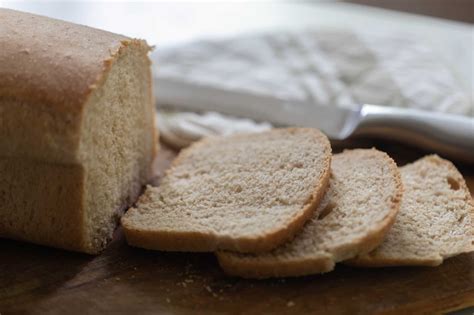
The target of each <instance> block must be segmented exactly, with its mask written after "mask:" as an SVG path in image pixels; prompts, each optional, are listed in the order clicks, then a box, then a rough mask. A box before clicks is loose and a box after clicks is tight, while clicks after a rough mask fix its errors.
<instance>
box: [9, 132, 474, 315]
mask: <svg viewBox="0 0 474 315" xmlns="http://www.w3.org/2000/svg"><path fill="white" fill-rule="evenodd" d="M353 145H354V144H353ZM355 145H357V146H363V147H370V146H375V147H377V148H379V149H382V150H385V151H387V152H388V153H389V154H390V155H392V156H393V157H394V158H395V159H396V160H397V162H398V163H399V165H403V164H405V163H407V162H410V161H413V160H415V159H416V158H418V157H420V156H422V155H423V154H424V152H420V151H417V150H415V149H413V148H408V147H404V146H401V145H397V144H387V143H377V142H371V141H365V142H359V143H357V144H355ZM341 148H342V147H340V146H339V147H338V148H336V149H335V151H338V150H340V149H341ZM174 156H175V152H173V151H172V150H170V149H168V148H167V147H166V146H163V147H162V150H161V154H160V155H159V157H160V158H159V159H158V160H157V162H156V167H157V178H156V179H155V184H156V183H158V181H159V178H160V177H161V176H162V174H163V170H164V169H165V168H166V167H167V166H168V164H169V162H170V161H171V160H172V158H173V157H174ZM458 167H459V168H460V170H461V172H462V173H463V174H464V175H465V177H466V179H467V181H468V185H469V187H470V190H471V193H473V191H474V171H473V169H472V167H467V166H463V165H458ZM468 306H474V253H470V254H465V255H461V256H458V257H454V258H451V259H449V260H447V261H446V262H445V263H444V264H443V265H441V266H439V267H403V268H402V267H394V268H379V269H358V268H352V267H348V266H344V265H338V266H337V268H336V270H335V271H333V272H330V273H328V274H324V275H314V276H308V277H301V278H287V279H274V280H265V281H261V280H260V281H259V280H243V279H239V278H231V277H227V276H226V275H224V273H223V272H222V271H221V270H220V269H219V266H218V264H217V261H216V259H215V258H214V256H213V255H212V254H187V253H164V252H153V251H147V250H142V249H138V248H132V247H129V246H127V245H126V243H125V241H124V237H123V234H122V231H121V230H120V229H118V230H117V231H116V233H115V236H114V240H113V242H112V243H111V244H110V246H109V247H108V248H107V250H106V251H105V252H104V253H102V254H101V255H99V256H96V257H93V256H88V255H83V254H78V253H71V252H66V251H62V250H57V249H52V248H46V247H42V246H36V245H31V244H27V243H21V242H15V241H10V240H0V313H1V314H2V315H6V314H30V313H31V314H35V313H36V314H103V313H113V314H223V313H225V314H227V313H228V314H433V313H442V312H446V311H449V310H457V309H461V308H465V307H468Z"/></svg>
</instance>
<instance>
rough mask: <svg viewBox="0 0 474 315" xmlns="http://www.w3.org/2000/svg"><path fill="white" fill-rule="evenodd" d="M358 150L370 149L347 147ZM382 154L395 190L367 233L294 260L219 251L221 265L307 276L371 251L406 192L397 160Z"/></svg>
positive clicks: (245, 272) (252, 272)
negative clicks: (247, 257) (317, 254)
mask: <svg viewBox="0 0 474 315" xmlns="http://www.w3.org/2000/svg"><path fill="white" fill-rule="evenodd" d="M372 150H374V149H372ZM357 151H365V152H367V151H368V150H350V151H349V150H348V151H346V152H357ZM374 151H375V150H374ZM368 152H370V151H368ZM380 153H382V152H379V151H377V154H380ZM342 154H344V153H342ZM346 154H347V153H346ZM383 155H384V159H385V160H386V161H387V163H388V165H390V170H391V174H392V177H393V178H394V180H395V183H396V191H395V192H394V195H393V197H392V200H391V207H390V211H389V213H388V214H387V216H386V217H385V218H384V220H383V221H382V222H381V223H380V224H379V225H378V226H376V227H375V228H374V229H373V230H372V231H370V232H369V233H368V234H367V235H366V236H365V237H363V238H360V239H357V240H354V241H353V242H351V243H350V244H346V245H344V246H342V247H339V248H336V249H335V250H334V251H333V252H328V253H327V255H325V256H324V257H319V258H318V259H314V258H308V259H305V260H300V259H294V260H292V261H276V260H273V259H271V260H263V259H261V260H259V261H258V263H255V261H252V260H245V259H234V258H233V256H232V255H227V254H226V253H225V252H217V253H216V255H217V258H218V260H219V265H220V266H221V268H222V269H223V270H224V271H225V272H226V273H227V274H229V275H233V276H240V277H243V278H257V279H264V278H271V277H295V276H304V275H310V274H317V273H325V272H329V271H331V270H333V269H334V266H335V264H336V262H339V261H341V260H343V259H346V258H349V257H353V256H355V255H357V254H360V253H367V252H370V251H371V250H373V249H374V248H376V247H377V246H378V245H379V244H380V243H381V242H382V241H383V239H384V237H385V235H386V234H387V232H388V231H389V229H390V227H391V226H392V225H393V223H394V222H395V218H396V215H397V213H398V211H399V208H400V203H401V198H402V194H403V186H402V181H401V177H400V172H399V171H398V168H397V165H396V163H395V162H394V161H393V159H392V158H391V157H389V156H388V155H387V154H386V153H383Z"/></svg>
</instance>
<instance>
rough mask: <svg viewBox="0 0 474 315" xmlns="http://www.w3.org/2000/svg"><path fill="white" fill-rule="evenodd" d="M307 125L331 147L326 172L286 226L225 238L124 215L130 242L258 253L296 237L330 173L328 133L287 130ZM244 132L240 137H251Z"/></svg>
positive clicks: (159, 247) (183, 154)
mask: <svg viewBox="0 0 474 315" xmlns="http://www.w3.org/2000/svg"><path fill="white" fill-rule="evenodd" d="M302 129H305V130H307V131H310V132H311V133H313V134H314V136H315V137H317V138H318V141H321V142H322V143H324V146H325V148H326V150H327V151H328V153H329V154H328V158H327V160H325V161H323V163H324V166H323V170H324V173H323V174H322V176H321V178H317V179H315V180H316V181H315V190H314V192H313V193H312V195H311V197H310V198H309V199H308V200H307V202H306V204H305V205H304V207H303V208H302V209H301V211H300V212H299V213H298V215H295V216H294V217H293V220H292V221H290V222H288V223H287V225H286V226H285V227H284V228H280V227H279V228H278V229H276V230H274V231H271V232H269V233H266V234H265V235H262V236H259V237H253V238H242V237H241V238H238V239H235V238H232V237H227V238H224V237H222V236H216V235H211V234H208V233H199V232H176V231H171V232H165V231H155V230H142V229H136V228H135V227H134V226H132V225H131V224H128V222H127V220H126V219H125V218H122V225H123V228H124V232H125V237H126V239H127V242H128V244H130V245H133V246H137V247H142V248H147V249H155V250H169V251H177V250H178V251H191V252H209V251H216V250H219V249H225V250H232V251H237V252H245V253H256V252H264V251H269V250H271V249H273V248H275V247H277V246H278V245H280V244H282V243H284V242H285V241H287V240H289V239H291V238H292V237H294V235H295V234H296V233H297V232H298V231H299V230H300V229H301V228H302V227H303V225H304V224H305V222H306V221H307V220H309V218H311V216H312V215H313V212H314V211H315V210H316V208H317V206H318V205H319V202H320V200H321V198H322V197H323V195H324V192H325V191H326V188H327V186H328V183H329V177H330V165H331V146H330V143H329V140H328V139H327V137H326V136H325V135H324V134H322V133H321V132H320V131H319V130H316V129H310V128H287V129H285V130H288V131H292V130H302ZM267 132H281V129H277V130H270V131H267ZM247 136H248V135H245V134H242V135H238V136H236V137H247ZM209 141H212V138H208V139H203V140H201V141H198V142H196V143H194V144H192V145H191V146H190V147H188V148H186V149H184V150H183V151H182V152H181V154H180V155H179V156H178V157H177V158H176V159H175V160H174V161H173V162H172V164H171V167H170V168H169V169H168V171H167V172H166V174H168V173H169V172H172V171H173V167H174V166H175V165H177V164H179V163H181V161H182V160H183V159H184V158H185V157H186V155H187V154H189V153H188V152H192V150H194V149H196V148H197V147H199V146H203V145H206V144H207V143H208V142H209ZM146 198H147V197H146V196H145V195H144V196H142V197H141V198H140V200H139V202H146Z"/></svg>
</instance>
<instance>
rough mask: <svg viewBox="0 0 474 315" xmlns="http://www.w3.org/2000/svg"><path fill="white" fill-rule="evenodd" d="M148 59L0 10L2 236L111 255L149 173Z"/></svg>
mask: <svg viewBox="0 0 474 315" xmlns="http://www.w3.org/2000/svg"><path fill="white" fill-rule="evenodd" d="M149 51H150V47H149V46H148V45H147V44H146V42H145V41H142V40H136V39H131V38H128V37H125V36H122V35H117V34H112V33H109V32H105V31H101V30H97V29H93V28H90V27H86V26H82V25H77V24H72V23H67V22H64V21H59V20H55V19H50V18H47V17H42V16H38V15H33V14H29V13H22V12H18V11H13V10H8V9H1V8H0V237H5V238H12V239H17V240H24V241H29V242H34V243H37V244H42V245H48V246H54V247H59V248H64V249H69V250H75V251H80V252H86V253H91V254H95V253H98V252H100V251H101V250H102V249H103V248H104V247H105V245H106V244H107V241H108V240H110V239H111V237H112V233H113V231H114V229H115V227H116V226H117V223H118V221H119V216H120V214H121V213H122V212H123V211H124V209H126V208H128V207H129V206H130V205H131V204H133V203H134V202H135V201H136V198H138V195H139V194H140V192H141V190H142V188H143V186H144V185H145V184H146V183H147V181H148V179H149V178H150V177H151V173H152V169H151V165H152V161H153V157H154V155H155V151H156V146H157V138H156V132H155V128H154V115H155V108H154V99H153V95H152V89H151V83H152V79H151V67H150V60H149V58H148V53H149Z"/></svg>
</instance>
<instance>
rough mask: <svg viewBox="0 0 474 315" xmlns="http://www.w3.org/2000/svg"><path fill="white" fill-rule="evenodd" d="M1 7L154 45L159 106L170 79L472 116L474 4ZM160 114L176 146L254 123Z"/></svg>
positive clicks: (426, 0)
mask: <svg viewBox="0 0 474 315" xmlns="http://www.w3.org/2000/svg"><path fill="white" fill-rule="evenodd" d="M0 6H1V7H7V8H12V9H17V10H22V11H27V12H32V13H37V14H41V15H46V16H50V17H54V18H59V19H63V20H67V21H71V22H75V23H80V24H85V25H88V26H92V27H96V28H100V29H105V30H108V31H111V32H115V33H120V34H125V35H127V36H131V37H138V38H144V39H146V40H147V41H148V43H149V44H151V45H154V46H155V50H154V53H153V55H152V59H153V62H154V75H155V82H157V84H156V87H155V90H156V95H157V100H158V104H160V100H163V99H165V100H166V103H167V104H161V105H171V107H173V106H172V105H174V104H173V101H174V99H175V98H176V97H179V96H180V95H175V94H173V92H170V91H169V90H164V87H165V86H166V83H167V82H168V81H170V80H171V81H173V82H175V81H179V82H186V83H189V84H197V85H199V86H210V87H219V88H221V89H227V90H239V91H246V92H251V93H257V94H268V95H273V96H278V97H280V98H285V99H295V100H303V101H309V102H311V103H315V104H317V105H324V106H332V105H334V106H346V107H347V106H349V107H350V106H352V105H354V104H362V103H374V104H379V105H383V106H396V107H408V108H418V109H423V110H429V111H439V112H446V113H453V114H460V115H465V116H471V117H472V116H473V112H474V110H473V109H474V105H473V90H474V84H473V73H474V63H473V55H474V28H473V24H472V23H473V22H474V13H473V12H474V1H472V0H413V1H410V0H354V1H233V2H217V1H207V2H206V1H186V2H180V1H173V2H171V1H169V2H133V3H129V2H109V1H104V2H69V1H68V2H45V1H36V2H28V1H26V2H10V1H1V0H0ZM189 102H190V103H192V98H191V99H190V101H189ZM189 105H190V106H189V107H190V108H191V109H192V104H189ZM176 109H178V110H183V109H180V108H174V110H176ZM216 111H219V109H218V108H217V109H216ZM165 114H166V115H165ZM165 114H164V115H162V116H161V118H160V119H161V120H165V121H161V122H160V124H161V125H159V126H160V128H164V129H165V130H162V132H163V135H164V136H165V137H166V135H169V139H168V140H169V142H174V143H173V144H174V145H175V146H178V147H180V146H184V145H186V144H187V143H189V141H192V140H195V139H196V138H199V137H200V136H203V135H206V134H209V133H226V132H229V130H228V129H229V128H228V126H236V127H235V128H234V129H239V128H242V129H251V128H252V127H249V126H252V122H249V121H245V122H244V123H243V125H240V124H239V123H240V122H239V121H238V120H232V121H231V122H232V124H228V123H227V121H226V120H225V119H226V118H225V117H220V116H219V117H217V118H216V117H214V116H212V117H208V116H205V117H201V116H192V115H191V116H190V115H189V114H188V113H186V115H184V116H183V115H181V113H180V112H178V113H176V112H174V114H173V115H170V114H169V113H168V112H167V113H165ZM237 114H239V113H237ZM240 116H243V117H248V118H252V115H251V113H242V115H240ZM221 118H222V119H221ZM249 124H250V125H249ZM167 125H170V128H166V127H163V126H167ZM198 125H199V127H198ZM203 126H204V127H205V128H203ZM226 126H227V127H226ZM268 126H269V125H268V124H263V125H258V124H257V125H254V127H255V128H257V129H262V128H267V127H268ZM231 129H232V128H231ZM234 129H232V130H231V131H234Z"/></svg>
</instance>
